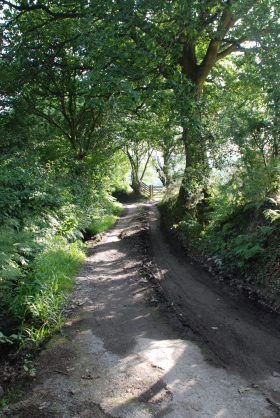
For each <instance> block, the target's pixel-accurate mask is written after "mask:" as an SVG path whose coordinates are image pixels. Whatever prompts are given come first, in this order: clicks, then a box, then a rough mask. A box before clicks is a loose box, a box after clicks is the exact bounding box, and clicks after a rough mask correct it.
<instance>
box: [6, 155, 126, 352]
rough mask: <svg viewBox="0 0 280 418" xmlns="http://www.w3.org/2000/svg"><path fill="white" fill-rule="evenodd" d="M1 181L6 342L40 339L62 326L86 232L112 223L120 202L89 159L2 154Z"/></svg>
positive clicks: (82, 253) (89, 233) (96, 231)
mask: <svg viewBox="0 0 280 418" xmlns="http://www.w3.org/2000/svg"><path fill="white" fill-rule="evenodd" d="M28 154H29V155H28ZM77 170H79V171H80V173H82V174H79V176H77V175H76V173H77ZM103 178H104V177H103ZM0 184H1V186H0V312H1V314H0V319H1V320H0V324H1V325H0V332H1V334H0V335H1V342H14V341H18V340H20V341H23V340H25V339H26V338H30V339H31V340H33V341H34V342H36V344H39V343H40V341H41V340H42V339H43V338H44V337H45V336H46V335H49V334H50V333H51V332H52V331H53V330H54V329H56V328H57V327H59V326H60V324H61V321H62V319H61V318H62V317H61V313H62V310H63V308H64V307H65V303H66V299H67V297H66V294H67V291H69V290H70V289H71V287H72V286H73V283H74V282H73V278H74V276H75V273H76V272H77V270H78V268H79V267H80V265H81V263H82V262H83V259H84V257H85V246H84V245H83V239H84V236H85V235H86V236H92V235H94V234H96V233H98V232H101V231H103V230H104V229H106V228H108V226H110V225H111V224H112V223H113V222H114V221H115V219H116V216H117V215H119V214H120V211H121V208H120V206H119V205H117V204H116V202H115V200H114V199H113V198H112V197H111V196H110V195H109V193H108V192H106V180H102V177H101V178H100V177H98V176H97V175H96V174H95V173H94V172H93V171H92V170H91V169H90V166H89V164H88V163H85V162H73V163H72V166H71V164H69V163H68V164H67V165H66V164H63V161H61V160H58V161H56V162H46V161H44V158H42V157H41V156H40V154H36V152H33V153H31V155H30V153H26V152H24V151H21V152H19V151H18V152H16V153H14V154H11V155H10V156H9V158H7V156H6V157H5V158H4V157H3V158H2V161H1V168H0ZM11 335H13V337H12V338H11V337H10V336H11Z"/></svg>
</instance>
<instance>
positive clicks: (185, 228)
mask: <svg viewBox="0 0 280 418" xmlns="http://www.w3.org/2000/svg"><path fill="white" fill-rule="evenodd" d="M230 186H232V184H231V185H229V183H227V184H226V185H221V186H220V188H219V189H218V188H217V189H216V190H214V191H210V193H209V197H208V198H207V199H205V202H206V203H205V202H204V205H203V207H202V209H203V210H201V207H200V208H199V205H197V206H196V207H195V208H192V209H191V210H186V209H185V212H184V215H183V216H182V217H181V219H179V220H178V219H174V207H175V205H176V196H173V197H169V198H168V199H166V200H165V201H163V202H161V204H160V206H162V209H163V211H164V213H165V216H166V217H167V218H169V220H170V221H171V223H173V227H172V229H173V232H175V233H176V235H177V237H178V239H179V240H181V241H183V242H184V243H185V244H186V245H187V246H190V247H191V248H193V249H195V251H197V252H200V253H202V254H203V255H204V257H205V259H206V260H207V261H211V263H212V264H213V266H214V269H215V271H216V272H217V273H219V274H220V275H223V276H227V275H229V276H230V277H234V276H235V277H237V276H238V277H243V280H244V282H246V283H250V284H254V285H256V286H259V288H262V289H264V291H266V292H268V293H269V294H270V295H274V296H277V295H279V294H280V240H279V230H280V229H279V226H280V216H279V213H280V212H279V205H278V204H277V201H276V200H274V199H272V198H271V197H266V196H265V195H264V193H263V189H262V188H261V187H260V192H259V190H258V189H257V188H256V187H255V189H254V191H255V194H254V195H253V194H252V193H251V195H249V196H247V197H246V199H244V196H242V194H241V192H240V191H241V190H242V188H241V187H239V188H237V187H230ZM243 190H244V189H243ZM261 193H262V194H261Z"/></svg>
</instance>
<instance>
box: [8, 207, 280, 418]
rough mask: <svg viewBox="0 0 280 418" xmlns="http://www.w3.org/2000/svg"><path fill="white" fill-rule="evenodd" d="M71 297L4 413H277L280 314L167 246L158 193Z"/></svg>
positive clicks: (97, 256)
mask: <svg viewBox="0 0 280 418" xmlns="http://www.w3.org/2000/svg"><path fill="white" fill-rule="evenodd" d="M167 238H168V237H167ZM72 297H73V300H72V308H71V312H70V313H69V318H68V320H67V322H66V324H65V326H64V327H63V329H62V332H61V334H58V335H56V336H55V337H54V338H53V339H52V340H51V341H50V342H49V344H48V345H47V347H46V348H45V349H44V350H42V351H41V353H40V354H39V355H38V356H37V357H36V358H35V359H34V366H35V367H36V376H35V377H30V376H29V377H28V376H25V378H21V379H15V383H14V388H15V389H17V392H16V393H17V398H16V401H15V402H14V403H12V404H11V405H9V411H6V412H5V413H4V416H6V417H14V418H15V417H17V418H23V417H28V418H29V417H61V418H68V417H76V418H82V417H84V418H86V417H97V418H101V417H102V418H104V417H127V418H133V417H135V418H142V417H143V418H146V417H149V418H150V417H156V418H160V417H168V418H175V417H176V418H177V417H178V418H185V417H186V418H203V417H217V418H230V417H246V418H247V417H252V418H258V417H277V416H280V412H279V411H280V408H279V407H280V332H279V318H278V316H276V315H274V314H272V313H269V312H266V311H264V310H263V309H261V308H259V307H257V306H255V305H254V304H253V303H251V302H250V300H248V298H245V297H244V296H243V295H242V294H239V293H238V292H236V291H235V290H233V289H231V288H229V287H227V286H225V285H221V283H218V282H216V281H214V280H213V278H212V277H210V276H209V275H207V274H206V273H205V271H204V270H203V268H202V266H200V265H199V264H197V263H196V262H195V261H194V260H193V259H192V258H188V257H187V256H186V255H185V253H184V252H182V251H181V249H180V248H178V247H174V246H172V245H171V244H170V243H169V242H168V240H167V239H166V236H165V235H164V234H163V233H162V231H161V229H160V219H159V213H158V210H157V208H156V205H155V204H154V203H147V204H130V205H127V206H126V209H125V213H124V216H123V217H122V218H121V219H119V220H118V222H117V223H116V225H115V226H114V227H113V228H112V229H111V230H110V231H109V232H107V233H106V234H105V235H104V236H103V238H102V239H101V241H100V242H99V243H97V244H94V245H92V248H91V249H90V251H89V256H88V257H87V259H86V262H85V263H84V265H83V267H82V269H81V271H80V272H79V275H78V277H77V285H76V288H75V291H74V292H73V295H72ZM0 384H1V375H0ZM19 391H21V392H19Z"/></svg>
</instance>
